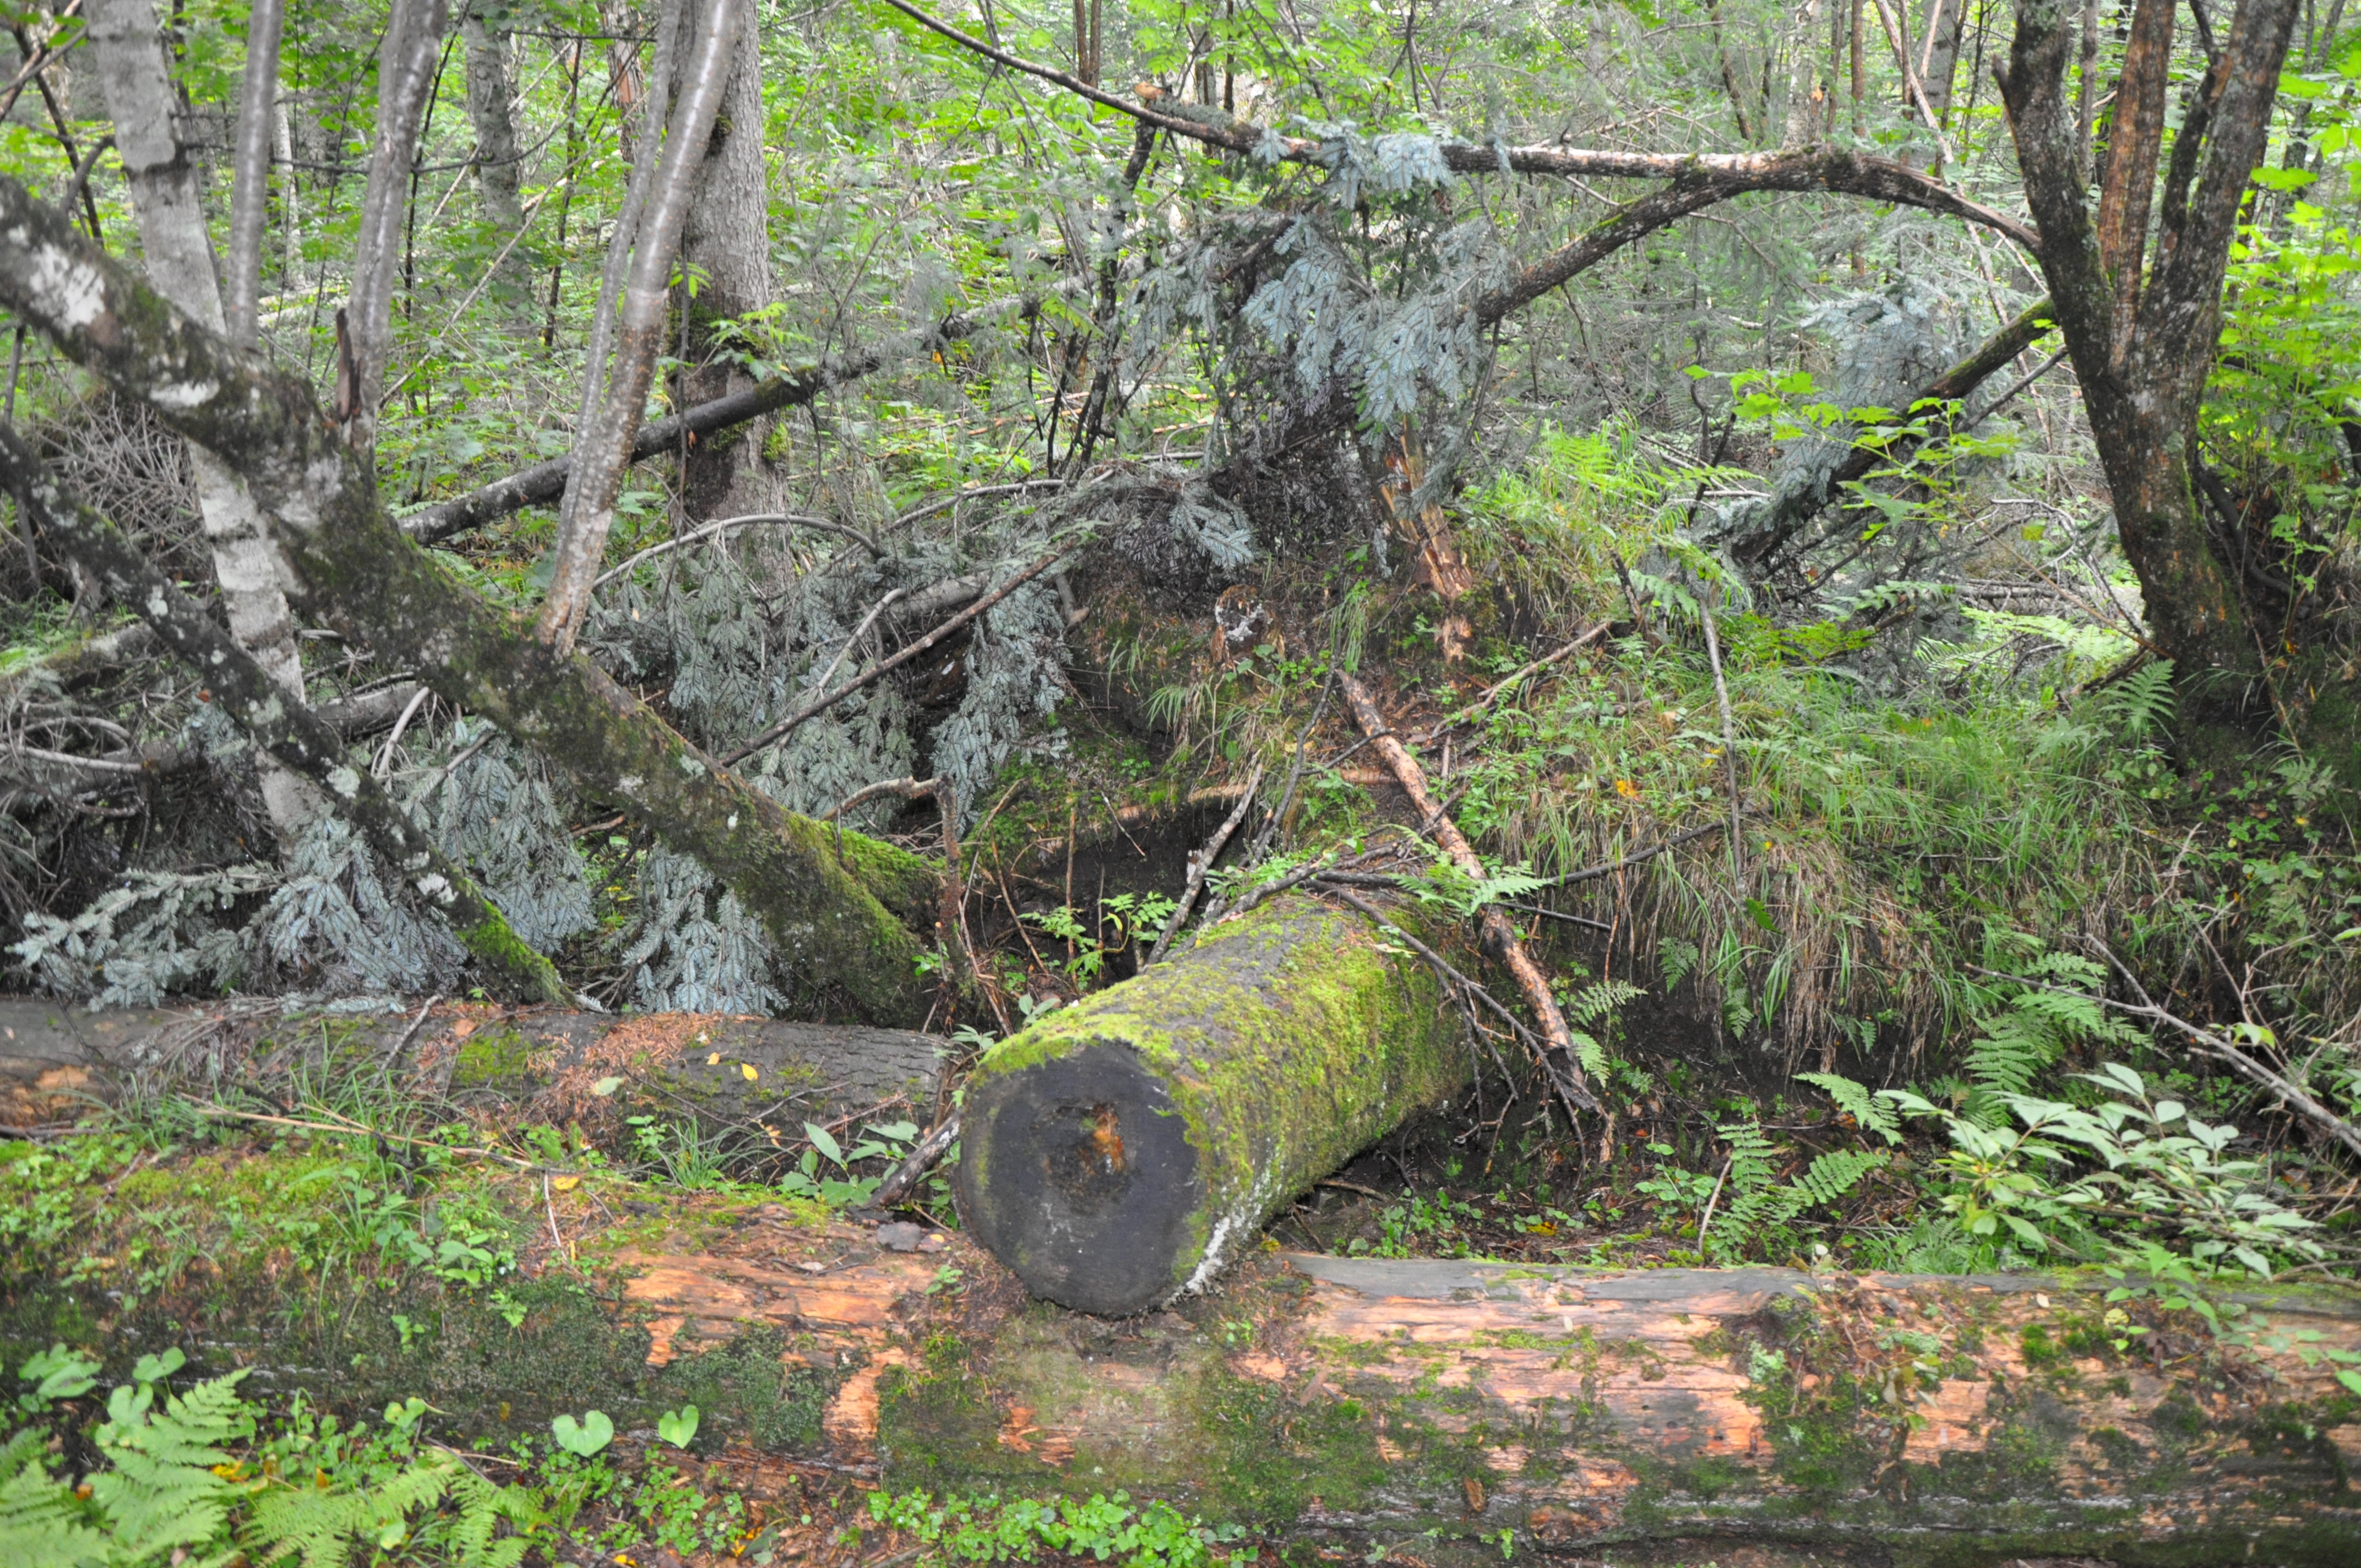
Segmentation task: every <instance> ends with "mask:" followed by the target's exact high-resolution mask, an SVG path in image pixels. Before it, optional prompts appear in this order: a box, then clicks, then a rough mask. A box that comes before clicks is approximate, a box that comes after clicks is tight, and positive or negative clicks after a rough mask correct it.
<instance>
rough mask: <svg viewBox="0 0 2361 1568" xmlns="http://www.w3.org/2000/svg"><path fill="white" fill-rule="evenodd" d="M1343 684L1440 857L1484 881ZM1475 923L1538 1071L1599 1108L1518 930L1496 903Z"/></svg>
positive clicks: (1397, 746) (1406, 765) (1363, 691)
mask: <svg viewBox="0 0 2361 1568" xmlns="http://www.w3.org/2000/svg"><path fill="white" fill-rule="evenodd" d="M1342 686H1343V690H1344V693H1345V703H1346V704H1347V705H1348V706H1350V707H1351V708H1352V710H1353V717H1354V718H1355V719H1356V720H1357V721H1358V722H1359V724H1360V726H1361V729H1363V731H1365V732H1366V733H1367V734H1368V735H1369V736H1370V737H1371V738H1372V739H1375V740H1376V742H1377V749H1378V755H1379V756H1381V757H1383V758H1384V759H1385V761H1386V765H1387V766H1388V767H1389V768H1391V769H1392V770H1393V774H1394V777H1395V779H1396V780H1398V781H1399V782H1400V784H1401V787H1402V793H1403V794H1405V795H1408V796H1410V801H1411V806H1413V807H1415V808H1416V809H1417V811H1418V813H1419V815H1420V818H1421V820H1422V821H1432V822H1433V824H1434V827H1433V833H1434V839H1435V841H1436V843H1438V844H1439V845H1441V846H1442V849H1443V851H1444V854H1446V855H1449V856H1450V857H1451V860H1452V862H1453V863H1454V864H1455V865H1456V866H1457V867H1458V868H1459V869H1460V871H1462V872H1465V873H1466V875H1467V876H1469V877H1471V878H1473V879H1475V880H1476V881H1477V882H1481V881H1483V880H1484V877H1485V874H1486V873H1485V870H1484V861H1483V859H1482V857H1480V856H1478V855H1477V853H1476V850H1475V847H1474V846H1473V845H1471V844H1469V843H1468V842H1467V839H1466V835H1465V834H1463V833H1461V832H1460V831H1459V828H1458V825H1457V824H1455V823H1454V822H1453V821H1452V820H1451V819H1450V817H1447V816H1446V815H1444V810H1443V808H1442V807H1441V806H1438V805H1436V804H1435V800H1434V796H1433V795H1432V794H1430V793H1429V792H1428V790H1427V787H1426V775H1425V773H1422V771H1421V770H1420V768H1419V765H1418V762H1417V761H1416V760H1415V759H1414V758H1412V757H1411V754H1410V752H1409V751H1405V750H1404V749H1403V747H1402V743H1401V742H1400V741H1399V740H1392V739H1389V738H1388V739H1378V732H1379V731H1381V730H1383V729H1386V728H1387V726H1386V720H1385V716H1384V715H1383V714H1382V713H1380V712H1378V705H1377V701H1376V699H1375V698H1373V697H1371V696H1369V689H1368V687H1367V686H1365V685H1362V684H1361V683H1360V681H1359V680H1358V679H1356V677H1354V676H1352V675H1346V676H1345V677H1344V680H1343V683H1342ZM1478 925H1479V928H1480V929H1481V930H1482V932H1483V947H1484V948H1485V950H1486V951H1487V952H1488V953H1489V954H1490V955H1491V956H1492V957H1494V958H1496V959H1499V960H1500V962H1501V963H1502V964H1503V965H1504V966H1506V967H1507V969H1508V970H1509V972H1510V974H1512V975H1514V976H1515V977H1516V981H1517V988H1518V989H1519V990H1520V991H1521V992H1524V996H1525V1002H1526V1004H1527V1005H1529V1006H1531V1007H1532V1010H1533V1015H1534V1016H1535V1017H1536V1018H1538V1019H1539V1020H1541V1025H1542V1034H1543V1039H1544V1042H1545V1043H1544V1045H1543V1050H1542V1053H1541V1057H1542V1067H1543V1070H1544V1071H1546V1072H1547V1073H1548V1074H1549V1077H1550V1080H1551V1083H1552V1084H1553V1085H1554V1087H1555V1088H1556V1090H1557V1091H1558V1094H1559V1096H1560V1097H1561V1098H1562V1099H1564V1100H1565V1102H1566V1104H1567V1105H1568V1106H1569V1107H1572V1106H1575V1105H1584V1106H1587V1108H1588V1109H1591V1110H1596V1109H1598V1102H1597V1101H1595V1100H1593V1099H1592V1098H1591V1095H1590V1091H1589V1088H1588V1086H1587V1084H1586V1083H1585V1082H1584V1081H1583V1077H1582V1065H1581V1063H1579V1062H1577V1061H1576V1060H1575V1057H1574V1034H1573V1031H1572V1030H1571V1029H1570V1028H1569V1027H1568V1026H1567V1025H1566V1021H1565V1014H1564V1013H1563V1012H1561V1011H1560V1010H1559V1008H1558V1004H1557V998H1556V997H1554V996H1553V995H1551V994H1550V988H1549V979H1548V977H1547V976H1545V975H1543V973H1542V971H1541V966H1540V965H1539V964H1536V963H1535V962H1533V959H1532V954H1531V953H1528V952H1527V951H1525V945H1524V943H1523V942H1522V941H1521V940H1520V939H1519V938H1518V936H1517V928H1516V927H1515V926H1513V925H1511V924H1510V920H1509V916H1507V914H1506V913H1504V912H1503V911H1502V910H1500V909H1499V907H1497V906H1494V905H1487V906H1486V907H1485V909H1484V910H1483V912H1482V914H1481V915H1480V916H1478Z"/></svg>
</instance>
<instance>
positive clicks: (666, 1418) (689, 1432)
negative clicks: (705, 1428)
mask: <svg viewBox="0 0 2361 1568" xmlns="http://www.w3.org/2000/svg"><path fill="white" fill-rule="evenodd" d="M656 1435H657V1436H658V1437H660V1438H662V1439H664V1441H665V1442H668V1443H670V1444H672V1445H673V1446H674V1447H675V1448H686V1447H687V1446H688V1444H689V1440H690V1439H691V1438H694V1437H695V1436H696V1435H697V1407H696V1406H695V1405H683V1406H682V1407H681V1408H680V1409H677V1410H666V1411H665V1412H664V1414H663V1415H660V1416H658V1417H657V1418H656Z"/></svg>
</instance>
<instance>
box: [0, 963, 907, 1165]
mask: <svg viewBox="0 0 2361 1568" xmlns="http://www.w3.org/2000/svg"><path fill="white" fill-rule="evenodd" d="M949 1052H950V1042H949V1041H948V1040H945V1039H942V1038H941V1037H939V1036H934V1035H920V1034H913V1033H910V1032H909V1031H906V1030H902V1029H878V1028H870V1027H866V1026H863V1025H834V1024H797V1023H790V1022H787V1021H785V1020H783V1019H772V1018H747V1017H739V1016H734V1015H730V1014H715V1013H702V1014H700V1013H650V1014H633V1015H631V1016H624V1015H621V1014H613V1013H573V1012H566V1011H564V1010H561V1009H556V1008H526V1009H502V1008H499V1007H490V1006H472V1005H462V1006H445V1007H438V1008H434V1009H433V1010H431V1011H426V1012H423V1013H422V1012H421V1011H420V1010H418V1009H410V1010H405V1011H400V1012H388V1013H383V1014H367V1013H364V1014H321V1013H298V1014H291V1015H282V1014H280V1012H279V1010H278V1008H277V1007H276V1006H274V1005H271V1004H269V1003H260V1004H249V1005H248V1006H247V1007H244V1008H242V1009H235V1010H231V1009H222V1008H212V1009H206V1008H185V1009H182V1008H148V1009H138V1008H117V1009H110V1010H107V1011H104V1012H95V1013H94V1012H92V1011H90V1010H88V1009H86V1008H83V1007H81V1006H78V1005H75V1004H73V1003H64V1002H47V1001H42V1000H39V999H38V998H30V997H5V998H0V1130H6V1129H25V1128H31V1127H37V1126H45V1125H55V1124H58V1123H60V1122H69V1121H71V1120H73V1119H74V1118H75V1117H77V1116H79V1115H81V1114H82V1113H84V1112H86V1111H88V1110H89V1109H90V1108H91V1106H92V1105H93V1103H99V1104H108V1103H114V1102H117V1101H119V1100H120V1099H121V1098H122V1097H123V1096H124V1095H125V1093H126V1091H132V1090H134V1089H135V1088H141V1089H146V1090H148V1091H154V1090H156V1089H159V1088H166V1087H173V1088H179V1089H182V1090H185V1091H191V1092H194V1093H203V1092H204V1091H208V1090H210V1089H211V1088H212V1087H213V1086H214V1085H216V1084H219V1083H223V1082H225V1081H236V1080H239V1079H241V1078H250V1077H251V1075H252V1074H253V1073H254V1072H255V1071H258V1070H260V1071H267V1070H269V1069H272V1068H274V1067H278V1068H284V1067H287V1066H290V1065H292V1064H294V1063H296V1062H297V1061H298V1060H301V1061H302V1064H303V1065H305V1066H306V1067H307V1068H309V1069H312V1070H313V1072H314V1073H322V1072H324V1073H327V1074H343V1073H347V1072H349V1071H351V1070H352V1069H355V1068H361V1069H368V1070H370V1071H375V1070H377V1069H383V1070H385V1071H387V1072H389V1073H391V1074H393V1075H395V1079H396V1081H398V1082H411V1083H414V1084H416V1085H417V1086H419V1087H421V1088H423V1089H425V1090H427V1091H431V1092H435V1093H438V1094H441V1095H444V1096H447V1097H448V1098H449V1099H451V1100H453V1101H455V1102H457V1103H459V1104H462V1105H467V1104H495V1105H504V1106H512V1107H515V1108H517V1109H518V1110H520V1111H521V1112H522V1113H526V1114H528V1115H532V1116H533V1117H535V1118H537V1119H542V1120H549V1121H565V1120H568V1119H579V1120H584V1121H597V1120H601V1119H611V1118H614V1117H617V1116H620V1115H622V1114H625V1113H633V1112H641V1111H646V1112H651V1113H654V1114H656V1115H658V1116H661V1117H664V1118H667V1119H677V1118H683V1117H687V1118H693V1119H695V1120H698V1121H701V1122H706V1123H709V1124H719V1125H740V1126H744V1125H749V1124H755V1125H763V1126H771V1127H775V1128H777V1129H778V1130H779V1131H780V1132H781V1133H782V1134H784V1135H787V1136H791V1137H800V1136H801V1135H802V1125H803V1123H804V1122H805V1121H806V1120H811V1121H818V1122H823V1123H825V1122H829V1121H833V1120H835V1119H837V1118H838V1117H840V1116H858V1115H860V1114H862V1113H864V1112H875V1113H878V1114H879V1115H880V1117H881V1119H883V1117H884V1108H885V1107H886V1106H888V1105H891V1104H893V1103H895V1102H897V1101H898V1102H901V1103H902V1104H904V1105H905V1106H906V1112H905V1113H906V1114H907V1115H909V1116H910V1117H912V1118H913V1119H915V1120H917V1121H918V1122H920V1123H922V1124H923V1123H925V1122H927V1121H928V1120H930V1119H931V1118H932V1115H933V1112H934V1103H935V1096H936V1089H937V1085H938V1082H939V1079H940V1076H941V1071H942V1061H943V1059H944V1058H945V1057H946V1056H947V1055H948V1053H949ZM609 1078H614V1079H616V1080H619V1081H618V1082H617V1083H616V1084H615V1085H614V1086H613V1087H611V1088H610V1089H609V1091H608V1092H607V1093H605V1094H599V1093H598V1092H597V1089H598V1085H599V1084H601V1083H602V1082H603V1081H604V1080H607V1079H609ZM297 1114H298V1115H299V1119H300V1113H297Z"/></svg>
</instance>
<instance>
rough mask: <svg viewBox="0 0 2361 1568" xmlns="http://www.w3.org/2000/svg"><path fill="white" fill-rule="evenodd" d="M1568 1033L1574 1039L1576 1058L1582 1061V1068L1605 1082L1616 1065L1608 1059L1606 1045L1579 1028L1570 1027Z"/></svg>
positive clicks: (1596, 1078)
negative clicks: (1610, 1069)
mask: <svg viewBox="0 0 2361 1568" xmlns="http://www.w3.org/2000/svg"><path fill="white" fill-rule="evenodd" d="M1566 1034H1567V1036H1568V1037H1569V1038H1570V1039H1572V1040H1573V1041H1574V1055H1575V1059H1576V1060H1577V1061H1579V1062H1581V1063H1582V1070H1583V1071H1585V1072H1587V1073H1588V1074H1589V1075H1590V1076H1591V1077H1592V1078H1593V1079H1594V1080H1597V1081H1598V1082H1601V1083H1603V1082H1605V1081H1606V1080H1607V1076H1608V1070H1609V1068H1611V1067H1612V1066H1613V1065H1614V1064H1613V1063H1611V1062H1610V1061H1609V1060H1608V1057H1607V1049H1606V1047H1603V1046H1601V1045H1600V1044H1599V1043H1598V1041H1597V1040H1595V1039H1593V1038H1591V1037H1590V1036H1588V1035H1586V1034H1584V1033H1583V1032H1582V1031H1581V1030H1579V1029H1569V1030H1567V1031H1566Z"/></svg>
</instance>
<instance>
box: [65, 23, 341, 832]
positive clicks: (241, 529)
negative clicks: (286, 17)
mask: <svg viewBox="0 0 2361 1568" xmlns="http://www.w3.org/2000/svg"><path fill="white" fill-rule="evenodd" d="M90 41H91V48H92V53H93V55H94V57H95V60H96V65H97V69H98V77H99V82H100V84H101V85H102V86H103V87H104V90H105V93H106V105H107V113H108V115H111V116H112V117H113V118H114V120H115V156H116V157H118V158H120V159H122V160H123V171H124V177H125V180H126V182H127V183H128V185H129V187H130V192H131V206H132V213H133V215H134V216H135V217H136V218H137V220H138V224H139V248H140V250H141V252H142V254H143V255H144V256H145V257H146V258H147V262H148V277H149V278H151V279H153V280H155V283H156V290H157V292H159V293H160V294H162V295H163V296H164V297H165V298H166V299H168V300H170V301H171V302H172V303H173V304H175V305H177V306H179V307H180V308H181V310H183V311H185V312H187V313H189V314H190V315H191V316H192V317H194V318H195V319H196V320H198V321H199V322H202V323H203V324H204V325H206V326H207V327H209V328H212V329H213V330H214V331H216V332H218V331H220V330H222V326H223V319H224V318H223V314H222V295H221V284H220V280H219V278H218V277H217V275H216V274H215V271H214V251H213V241H212V238H211V236H210V235H209V234H208V233H207V231H206V227H205V211H204V201H203V192H201V191H200V189H199V188H198V184H197V179H196V171H195V170H193V169H192V168H191V167H190V164H189V161H188V159H187V157H186V156H185V154H184V150H183V148H181V138H180V133H179V131H178V129H177V128H176V127H175V126H174V125H173V119H172V114H173V110H174V108H175V107H176V104H177V99H176V95H175V94H174V93H173V90H172V82H171V77H170V74H169V73H168V71H167V70H166V66H165V62H164V44H163V39H162V38H161V36H160V35H159V34H158V32H157V30H156V12H155V9H154V7H153V6H152V5H149V4H148V0H99V3H98V5H97V7H96V9H95V11H94V12H93V16H92V19H91V33H90ZM189 466H190V469H191V471H192V476H193V477H194V480H195V488H196V492H197V511H198V515H199V517H200V519H201V520H202V521H203V528H204V534H205V544H206V547H207V548H208V549H209V550H210V551H211V552H212V554H213V558H214V580H215V581H216V582H217V583H218V584H219V585H220V587H221V592H222V608H223V609H225V611H227V613H228V616H229V626H230V634H231V635H232V636H234V637H236V639H237V641H238V645H239V646H240V647H242V648H244V649H245V650H246V651H247V652H249V653H251V654H253V655H254V658H255V661H256V663H259V664H260V665H261V666H262V667H263V669H264V670H265V671H267V672H269V675H270V678H271V679H272V680H273V681H275V682H277V683H278V684H279V685H280V686H281V687H282V688H284V689H285V690H286V691H288V692H289V693H291V695H292V696H294V697H295V699H296V700H297V701H299V702H300V701H302V697H303V664H302V654H301V652H300V651H299V650H298V649H297V647H296V643H295V621H294V619H293V617H291V615H289V613H288V610H287V596H286V594H285V592H284V591H283V589H282V587H281V585H280V562H279V558H278V552H277V551H275V550H274V549H272V548H271V543H270V540H269V536H268V535H267V534H266V533H265V532H264V531H263V525H262V517H261V514H260V513H259V512H258V511H257V510H255V505H254V500H253V498H252V497H250V496H249V495H247V490H246V486H245V485H244V484H243V483H242V482H240V480H239V479H238V477H237V476H236V475H235V474H233V473H231V472H230V470H229V469H228V468H227V467H226V466H224V465H223V464H222V462H221V461H220V459H218V458H217V457H215V456H214V455H213V453H211V452H210V451H208V450H206V449H205V448H204V447H203V446H202V445H198V446H194V447H192V449H191V451H190V453H189ZM256 772H257V773H258V782H259V784H261V788H262V801H263V806H264V808H265V809H266V810H267V811H268V812H269V817H270V826H271V828H272V830H273V831H274V832H276V833H277V834H278V836H279V841H280V847H281V848H282V849H284V848H285V847H287V846H288V845H289V844H291V843H292V842H293V840H294V839H295V837H296V835H298V834H299V833H301V832H302V830H303V828H304V827H305V826H306V825H307V824H309V823H310V822H311V821H312V820H313V818H315V817H319V816H320V815H321V814H322V813H324V811H325V810H326V809H327V803H326V801H325V800H324V799H323V798H322V797H321V796H320V795H319V794H318V793H317V792H315V791H314V790H313V788H312V787H311V786H310V785H309V784H305V783H304V782H303V780H302V777H301V776H300V775H298V774H296V773H292V772H291V771H290V770H289V769H288V768H287V767H285V766H284V765H283V764H281V763H280V762H279V761H278V760H277V759H276V758H273V757H269V756H264V757H261V758H259V759H258V761H257V762H256Z"/></svg>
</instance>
